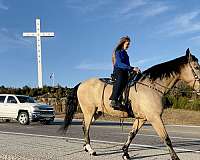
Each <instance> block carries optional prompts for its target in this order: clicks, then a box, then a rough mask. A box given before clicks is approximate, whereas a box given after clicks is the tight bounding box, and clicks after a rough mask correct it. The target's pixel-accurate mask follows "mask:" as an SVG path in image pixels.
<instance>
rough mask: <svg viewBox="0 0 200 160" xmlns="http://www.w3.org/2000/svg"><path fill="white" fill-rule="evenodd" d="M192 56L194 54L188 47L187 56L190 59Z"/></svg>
mask: <svg viewBox="0 0 200 160" xmlns="http://www.w3.org/2000/svg"><path fill="white" fill-rule="evenodd" d="M191 56H192V54H191V52H190V49H189V48H188V49H187V50H186V57H187V59H188V61H190V60H191Z"/></svg>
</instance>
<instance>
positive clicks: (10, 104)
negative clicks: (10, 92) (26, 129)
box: [6, 96, 18, 118]
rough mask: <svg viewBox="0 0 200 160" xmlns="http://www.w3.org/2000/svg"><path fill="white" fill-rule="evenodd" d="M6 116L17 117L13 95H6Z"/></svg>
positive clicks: (16, 106) (15, 101)
mask: <svg viewBox="0 0 200 160" xmlns="http://www.w3.org/2000/svg"><path fill="white" fill-rule="evenodd" d="M6 104H7V114H8V117H11V118H17V114H18V113H17V110H18V104H17V100H16V99H15V97H14V96H8V98H7V100H6Z"/></svg>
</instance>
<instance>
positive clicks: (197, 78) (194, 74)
mask: <svg viewBox="0 0 200 160" xmlns="http://www.w3.org/2000/svg"><path fill="white" fill-rule="evenodd" d="M188 64H189V66H190V69H191V71H192V74H193V76H194V83H193V85H192V89H193V90H194V86H195V84H196V82H199V86H200V77H198V75H197V74H196V72H195V71H194V68H193V67H192V65H191V62H190V60H189V62H188ZM196 92H197V93H199V92H200V88H199V89H198V91H196Z"/></svg>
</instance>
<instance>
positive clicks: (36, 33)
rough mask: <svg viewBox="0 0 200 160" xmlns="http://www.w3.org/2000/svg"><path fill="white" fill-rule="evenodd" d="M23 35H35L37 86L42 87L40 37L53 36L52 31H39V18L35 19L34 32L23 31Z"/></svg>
mask: <svg viewBox="0 0 200 160" xmlns="http://www.w3.org/2000/svg"><path fill="white" fill-rule="evenodd" d="M23 36H24V37H36V45H37V62H38V87H39V88H42V87H43V83H42V53H41V37H54V32H40V19H36V32H23Z"/></svg>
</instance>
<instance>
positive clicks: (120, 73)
mask: <svg viewBox="0 0 200 160" xmlns="http://www.w3.org/2000/svg"><path fill="white" fill-rule="evenodd" d="M113 76H114V78H115V82H114V85H113V91H112V94H111V96H110V100H116V101H118V100H119V97H120V95H122V93H123V91H124V89H125V87H126V85H127V83H128V71H127V70H123V69H120V68H115V69H114V71H113Z"/></svg>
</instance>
